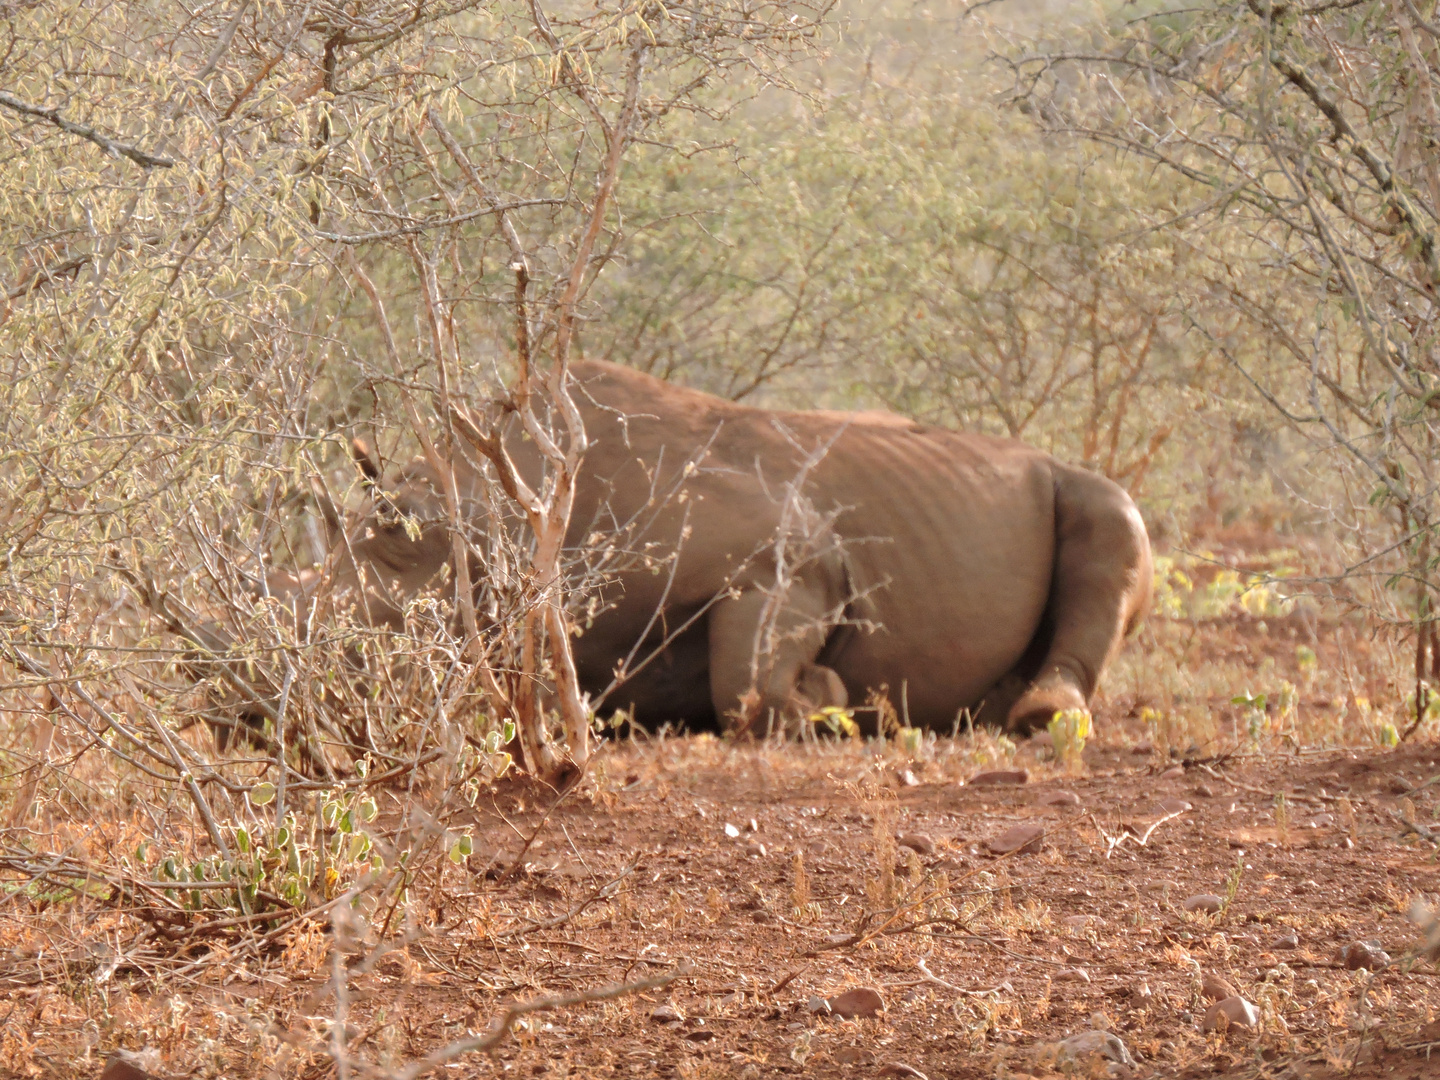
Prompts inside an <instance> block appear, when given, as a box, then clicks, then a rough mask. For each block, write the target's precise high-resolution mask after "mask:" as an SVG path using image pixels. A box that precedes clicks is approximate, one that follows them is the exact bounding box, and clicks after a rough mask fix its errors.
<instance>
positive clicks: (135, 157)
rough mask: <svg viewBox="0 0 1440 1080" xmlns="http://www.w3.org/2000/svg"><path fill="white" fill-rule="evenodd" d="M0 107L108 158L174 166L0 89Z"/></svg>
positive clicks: (56, 111) (145, 164) (167, 159)
mask: <svg viewBox="0 0 1440 1080" xmlns="http://www.w3.org/2000/svg"><path fill="white" fill-rule="evenodd" d="M0 105H4V106H5V107H6V108H7V109H13V110H14V111H15V112H18V113H22V114H23V115H25V116H33V117H35V118H37V119H39V120H48V121H49V122H50V123H52V124H54V125H55V126H56V127H58V128H59V129H60V130H61V131H64V132H68V133H69V134H71V135H78V136H79V137H80V138H82V139H89V140H90V141H91V142H93V143H94V144H95V145H96V146H98V147H100V149H102V150H104V151H105V152H106V153H107V154H109V155H110V156H111V157H126V158H129V159H130V160H131V161H133V162H135V164H137V165H142V166H144V167H145V168H147V169H151V168H159V169H170V168H174V166H175V162H174V160H173V159H172V158H165V157H156V156H155V155H154V154H147V153H146V152H145V151H144V150H141V149H140V148H139V147H137V146H133V145H131V144H130V143H123V142H119V141H117V140H115V139H112V138H110V137H109V136H108V135H102V134H101V133H100V132H98V131H96V130H95V129H94V128H92V127H87V126H86V125H85V124H77V123H75V122H74V121H73V120H66V119H65V118H64V117H63V116H61V115H60V110H59V109H47V108H45V107H44V106H43V105H32V104H31V103H30V102H28V101H21V100H20V99H19V98H17V97H15V96H14V95H12V94H7V93H5V92H4V91H3V90H0Z"/></svg>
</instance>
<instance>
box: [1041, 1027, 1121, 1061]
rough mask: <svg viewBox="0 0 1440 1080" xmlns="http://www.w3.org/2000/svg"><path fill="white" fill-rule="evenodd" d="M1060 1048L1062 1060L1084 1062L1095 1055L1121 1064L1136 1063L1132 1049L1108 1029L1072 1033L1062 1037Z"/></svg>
mask: <svg viewBox="0 0 1440 1080" xmlns="http://www.w3.org/2000/svg"><path fill="white" fill-rule="evenodd" d="M1059 1050H1060V1053H1059V1058H1060V1060H1061V1061H1078V1062H1084V1061H1087V1060H1089V1059H1091V1058H1094V1057H1101V1058H1104V1059H1105V1060H1107V1061H1113V1062H1116V1063H1117V1064H1120V1065H1125V1066H1130V1065H1133V1064H1135V1062H1134V1059H1132V1058H1131V1057H1130V1051H1129V1050H1127V1049H1125V1044H1124V1043H1123V1042H1121V1041H1120V1038H1119V1036H1117V1035H1112V1034H1111V1033H1110V1032H1108V1031H1096V1030H1095V1029H1094V1028H1092V1029H1091V1030H1089V1031H1082V1032H1079V1033H1078V1034H1075V1035H1071V1036H1070V1037H1069V1038H1068V1039H1062V1040H1061V1042H1060V1047H1059Z"/></svg>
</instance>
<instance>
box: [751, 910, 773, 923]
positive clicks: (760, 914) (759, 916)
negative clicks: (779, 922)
mask: <svg viewBox="0 0 1440 1080" xmlns="http://www.w3.org/2000/svg"><path fill="white" fill-rule="evenodd" d="M750 921H751V922H757V923H773V922H774V921H775V916H774V915H772V914H770V912H768V911H766V910H765V909H764V908H761V909H760V910H759V911H756V912H753V913H751V915H750Z"/></svg>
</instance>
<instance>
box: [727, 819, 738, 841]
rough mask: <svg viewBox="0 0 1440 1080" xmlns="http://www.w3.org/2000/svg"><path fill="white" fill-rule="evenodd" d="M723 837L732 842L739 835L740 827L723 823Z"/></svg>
mask: <svg viewBox="0 0 1440 1080" xmlns="http://www.w3.org/2000/svg"><path fill="white" fill-rule="evenodd" d="M725 835H726V836H728V837H730V839H731V840H734V839H735V838H736V837H737V836H739V835H740V827H739V826H738V825H731V824H730V823H729V822H728V821H727V822H726V823H725Z"/></svg>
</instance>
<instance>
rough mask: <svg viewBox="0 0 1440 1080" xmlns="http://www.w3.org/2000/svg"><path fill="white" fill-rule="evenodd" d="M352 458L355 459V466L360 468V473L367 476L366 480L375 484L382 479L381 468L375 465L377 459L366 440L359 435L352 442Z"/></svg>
mask: <svg viewBox="0 0 1440 1080" xmlns="http://www.w3.org/2000/svg"><path fill="white" fill-rule="evenodd" d="M350 456H351V457H353V458H354V459H355V464H356V465H358V466H360V471H361V472H362V473H364V474H365V479H366V480H368V481H370V483H372V484H374V483H376V482H378V481H379V479H380V467H379V466H378V465H376V464H375V458H374V456H373V455H371V453H370V447H369V446H368V445H366V443H365V440H364V439H362V438H360V437H359V436H358V435H357V436H356V437H355V438H354V439H351V440H350Z"/></svg>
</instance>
